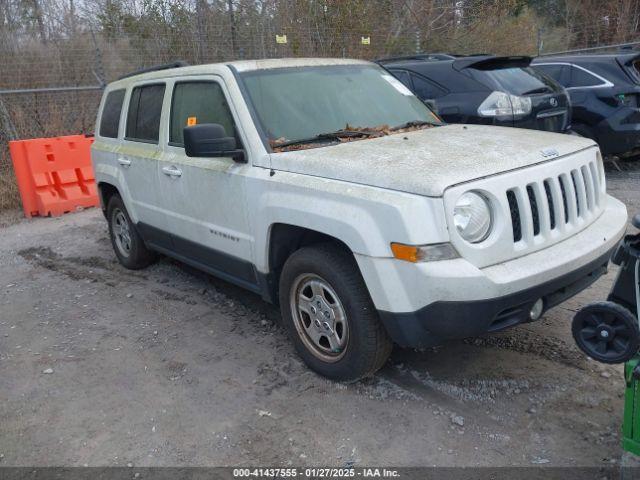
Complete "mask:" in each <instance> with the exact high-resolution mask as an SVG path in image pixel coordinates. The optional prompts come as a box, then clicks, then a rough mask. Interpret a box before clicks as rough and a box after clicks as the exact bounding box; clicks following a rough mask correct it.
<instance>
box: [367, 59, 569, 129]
mask: <svg viewBox="0 0 640 480" xmlns="http://www.w3.org/2000/svg"><path fill="white" fill-rule="evenodd" d="M378 63H379V64H380V65H382V66H383V67H384V68H386V69H387V70H388V71H389V72H391V73H392V74H393V75H394V76H395V77H396V78H398V80H400V81H401V82H402V83H404V84H405V85H406V86H407V87H409V88H410V89H411V90H412V91H413V92H414V93H415V94H416V95H417V96H418V97H419V98H420V99H422V100H423V101H425V102H426V103H427V104H429V105H430V106H431V107H432V108H434V110H435V111H436V112H437V113H438V115H440V117H442V119H443V120H444V121H446V122H448V123H479V124H485V125H501V126H508V127H521V128H531V129H535V130H548V131H551V132H562V133H564V132H566V131H567V130H568V129H569V127H570V125H571V104H570V102H569V98H568V95H567V93H566V92H565V90H564V88H562V86H560V85H559V84H558V83H557V82H555V81H554V80H553V79H551V78H550V77H548V76H546V75H544V74H541V73H540V72H537V71H536V70H534V69H532V68H531V67H530V66H529V65H530V63H531V58H530V57H496V56H493V55H470V56H455V55H449V54H425V55H415V56H406V57H394V58H386V59H382V60H378Z"/></svg>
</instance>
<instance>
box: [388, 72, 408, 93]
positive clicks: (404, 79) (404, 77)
mask: <svg viewBox="0 0 640 480" xmlns="http://www.w3.org/2000/svg"><path fill="white" fill-rule="evenodd" d="M389 71H390V72H391V73H393V76H394V77H396V78H397V79H398V80H400V81H401V82H402V83H404V84H405V86H407V87H409V88H410V89H413V86H412V85H411V79H410V78H409V72H407V71H406V70H389Z"/></svg>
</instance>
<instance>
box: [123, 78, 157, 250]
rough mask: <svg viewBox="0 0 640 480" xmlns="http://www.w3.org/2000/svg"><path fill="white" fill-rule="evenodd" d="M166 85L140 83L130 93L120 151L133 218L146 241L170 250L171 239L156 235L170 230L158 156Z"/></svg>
mask: <svg viewBox="0 0 640 480" xmlns="http://www.w3.org/2000/svg"><path fill="white" fill-rule="evenodd" d="M165 92H166V84H165V83H164V82H158V81H157V80H156V81H152V82H140V83H136V84H134V85H133V87H132V88H130V89H129V90H128V92H127V111H126V124H125V132H124V139H123V141H122V142H121V144H120V146H119V147H118V149H117V152H116V154H117V155H116V162H117V168H118V169H119V171H120V174H121V176H122V177H121V178H122V180H123V181H122V182H121V183H122V184H123V185H124V187H125V188H124V189H125V191H124V192H121V193H122V195H123V197H124V200H125V204H126V205H127V209H129V210H130V214H131V215H132V219H133V220H134V221H135V222H136V225H137V228H138V229H139V230H140V232H141V233H142V235H143V237H144V238H145V240H148V241H150V243H152V244H153V245H154V246H160V247H166V246H168V245H169V238H168V237H163V236H162V235H156V234H155V233H156V232H162V231H164V230H165V229H166V228H167V222H166V219H165V217H164V216H163V214H162V212H161V211H160V209H159V202H160V194H159V185H158V157H159V155H160V152H161V146H160V142H161V138H162V135H161V129H160V125H161V123H162V119H163V104H164V97H165Z"/></svg>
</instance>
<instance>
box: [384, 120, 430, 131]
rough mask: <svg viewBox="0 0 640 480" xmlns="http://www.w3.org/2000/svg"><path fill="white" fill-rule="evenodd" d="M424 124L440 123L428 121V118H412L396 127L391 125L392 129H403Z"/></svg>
mask: <svg viewBox="0 0 640 480" xmlns="http://www.w3.org/2000/svg"><path fill="white" fill-rule="evenodd" d="M424 125H431V126H436V125H438V124H437V123H434V122H428V121H426V120H411V121H410V122H407V123H403V124H401V125H396V126H395V127H391V130H402V129H403V128H411V127H422V126H424Z"/></svg>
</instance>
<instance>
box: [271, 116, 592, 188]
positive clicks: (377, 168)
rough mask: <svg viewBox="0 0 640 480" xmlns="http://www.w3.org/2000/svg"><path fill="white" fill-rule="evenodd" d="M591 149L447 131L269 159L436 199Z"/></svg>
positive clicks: (519, 132) (577, 140)
mask: <svg viewBox="0 0 640 480" xmlns="http://www.w3.org/2000/svg"><path fill="white" fill-rule="evenodd" d="M594 145H595V143H594V142H593V140H589V139H587V138H583V137H578V136H574V135H562V134H557V133H549V132H540V131H537V130H527V129H520V128H510V127H494V126H484V125H446V126H444V127H434V128H429V129H426V130H417V131H414V132H408V133H398V134H394V135H388V136H386V137H380V138H373V139H368V140H358V141H353V142H346V143H341V144H338V145H331V146H327V147H319V148H310V149H307V150H298V151H290V152H281V153H273V154H271V168H273V169H274V170H280V171H286V172H292V173H300V174H303V175H313V176H317V177H323V178H330V179H334V180H342V181H345V182H351V183H359V184H363V185H370V186H374V187H380V188H387V189H391V190H398V191H402V192H408V193H415V194H418V195H425V196H429V197H440V196H442V194H443V193H444V191H445V189H446V188H447V187H449V186H452V185H458V184H460V183H464V182H469V181H471V180H476V179H478V178H482V177H488V176H492V175H497V174H499V173H503V172H507V171H509V170H515V169H518V168H523V167H527V166H529V165H534V164H537V163H543V162H549V161H554V160H556V159H557V158H559V157H562V156H564V155H567V154H570V153H573V152H576V151H578V150H583V149H585V148H588V147H591V146H594ZM547 149H555V151H557V153H558V155H557V156H554V157H553V158H548V157H545V156H543V150H547ZM547 153H548V152H547ZM554 155H555V153H554Z"/></svg>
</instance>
